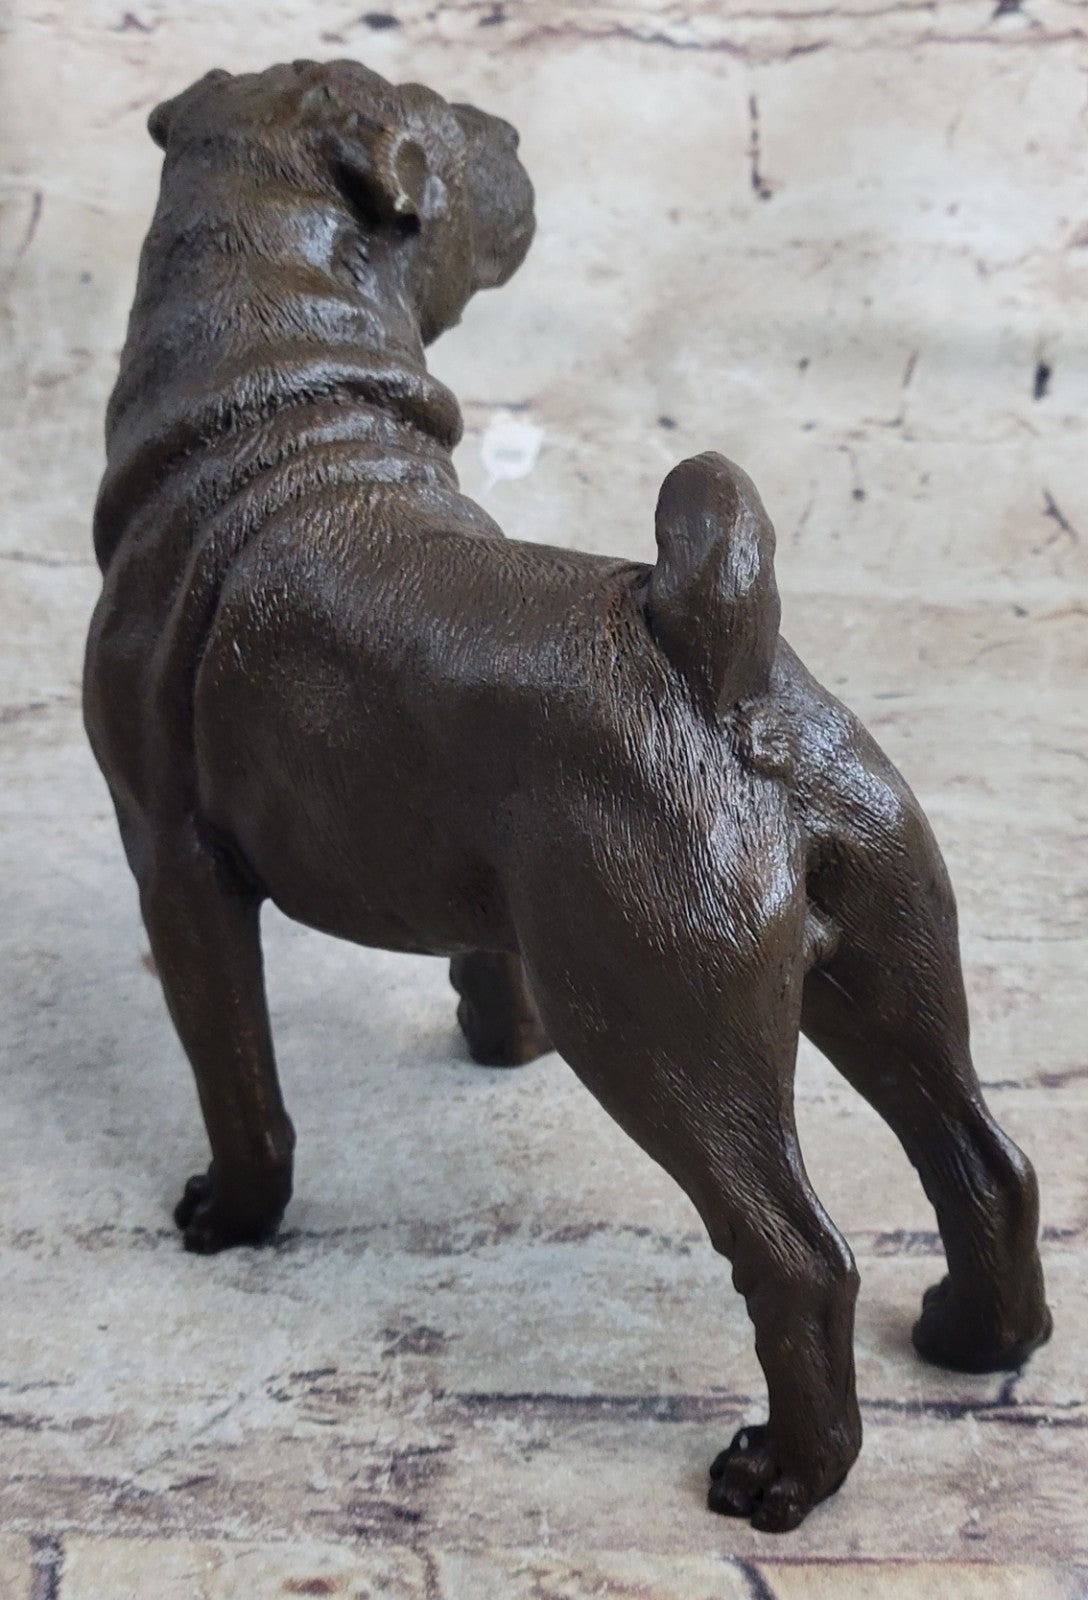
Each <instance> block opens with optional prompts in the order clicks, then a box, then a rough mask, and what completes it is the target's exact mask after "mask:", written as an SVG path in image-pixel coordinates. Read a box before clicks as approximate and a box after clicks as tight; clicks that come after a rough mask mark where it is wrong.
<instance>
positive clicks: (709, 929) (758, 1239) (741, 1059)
mask: <svg viewBox="0 0 1088 1600" xmlns="http://www.w3.org/2000/svg"><path fill="white" fill-rule="evenodd" d="M746 820H748V819H747V815H746ZM751 821H752V823H753V826H752V829H751V833H752V836H753V844H752V850H751V854H750V855H749V858H748V860H747V861H745V862H740V863H738V864H737V865H736V872H735V874H734V872H733V871H731V870H730V872H729V880H730V881H728V882H726V881H724V880H723V881H721V882H720V883H718V884H717V885H716V886H714V885H708V877H709V876H710V875H711V869H710V867H709V865H708V862H707V859H706V857H705V855H702V854H699V855H695V854H691V855H688V856H687V859H685V860H681V859H678V856H679V852H678V851H676V850H674V849H670V848H669V845H668V840H667V837H664V836H661V835H659V836H657V837H656V838H650V839H644V840H643V841H642V842H643V846H644V849H645V861H646V862H648V863H650V864H651V866H652V869H653V874H652V877H647V879H646V881H645V883H644V884H643V885H642V886H641V891H640V885H639V884H638V883H633V882H632V881H631V865H632V864H631V862H630V860H629V859H628V860H626V861H624V862H622V863H616V864H615V873H614V875H612V874H610V876H612V889H611V890H610V891H609V890H607V889H604V888H603V886H602V885H601V884H600V882H599V879H598V880H597V881H596V882H595V881H594V879H595V878H596V868H594V869H591V870H590V871H588V872H586V873H584V874H579V873H577V871H576V869H575V867H574V865H573V863H570V862H568V877H567V884H566V893H567V894H568V895H569V901H568V905H569V908H570V912H571V914H570V915H569V916H567V917H564V916H563V915H562V907H561V906H557V905H556V902H555V896H554V894H553V893H550V892H549V893H548V894H547V896H546V897H545V896H543V895H541V896H539V897H538V896H535V895H534V896H533V897H532V900H531V902H530V905H532V903H533V902H535V903H536V905H537V906H538V907H539V910H538V911H537V913H536V914H535V915H532V913H531V912H530V916H529V917H527V918H526V919H525V920H524V922H521V921H519V923H518V929H519V936H520V937H521V940H522V949H523V952H524V955H525V962H526V967H527V970H528V972H529V974H530V980H531V982H532V985H533V992H534V994H535V995H536V996H537V999H538V1002H539V1005H540V1011H541V1015H542V1017H543V1020H544V1023H545V1026H546V1027H547V1029H548V1031H549V1033H550V1035H551V1037H552V1038H553V1039H554V1040H555V1044H556V1048H557V1049H558V1050H559V1051H560V1052H561V1053H562V1054H563V1055H564V1056H565V1058H566V1059H567V1060H568V1061H569V1063H570V1065H571V1066H572V1067H573V1068H574V1070H575V1071H576V1072H577V1073H578V1075H579V1077H580V1078H581V1079H582V1081H583V1082H584V1083H585V1084H586V1085H587V1087H588V1088H589V1089H590V1090H591V1091H592V1092H593V1093H594V1094H595V1095H596V1097H597V1098H598V1100H600V1102H601V1104H602V1105H603V1106H604V1107H605V1109H606V1110H607V1111H609V1112H610V1113H611V1115H612V1116H613V1117H614V1118H615V1119H616V1121H617V1122H618V1123H619V1124H620V1126H621V1127H622V1128H624V1130H625V1131H626V1132H627V1133H628V1134H629V1135H630V1136H631V1137H632V1138H633V1139H634V1140H636V1142H637V1143H638V1144H640V1145H641V1146H642V1148H643V1149H644V1150H645V1151H647V1152H648V1154H649V1155H651V1156H652V1157H653V1158H654V1159H655V1160H656V1161H658V1162H659V1163H660V1164H661V1165H662V1166H663V1167H664V1168H665V1170H666V1171H667V1172H669V1173H670V1174H671V1176H672V1177H673V1178H674V1179H675V1180H676V1181H677V1183H679V1184H680V1186H681V1187H682V1188H683V1189H684V1190H686V1192H687V1193H688V1195H689V1196H690V1197H691V1199H692V1201H693V1202H694V1204H695V1206H696V1208H697V1209H698V1211H699V1213H700V1215H701V1217H702V1219H703V1221H704V1223H705V1225H706V1228H707V1231H708V1233H709V1235H710V1238H711V1242H712V1243H713V1245H714V1246H715V1248H716V1249H717V1250H719V1251H720V1252H721V1253H722V1254H723V1255H725V1256H726V1257H728V1259H729V1260H730V1261H731V1262H732V1263H733V1281H734V1284H735V1285H736V1287H737V1289H738V1290H739V1291H740V1293H741V1294H742V1295H743V1296H744V1298H745V1300H746V1302H747V1306H748V1311H749V1314H750V1316H751V1318H752V1321H753V1323H754V1324H755V1334H756V1351H757V1354H758V1357H759V1360H760V1363H761V1365H762V1367H763V1371H764V1373H765V1375H766V1379H767V1387H768V1392H769V1399H770V1416H769V1420H768V1422H767V1423H766V1424H765V1425H763V1426H759V1427H754V1426H753V1427H747V1428H744V1429H742V1430H741V1431H740V1432H739V1433H738V1434H737V1435H736V1437H735V1439H734V1440H733V1442H732V1444H731V1445H730V1446H729V1448H728V1449H727V1450H726V1451H724V1452H723V1454H721V1455H720V1456H719V1457H718V1459H717V1460H716V1461H715V1463H714V1466H713V1468H712V1480H713V1481H712V1483H711V1488H710V1506H711V1508H712V1509H713V1510H716V1511H719V1512H723V1513H726V1514H729V1515H734V1516H745V1517H750V1518H751V1520H752V1522H753V1524H754V1525H755V1526H756V1527H759V1528H763V1529H768V1530H773V1531H784V1530H786V1529H788V1528H792V1527H795V1526H796V1525H797V1524H798V1523H799V1522H800V1521H801V1520H802V1518H803V1517H804V1516H805V1515H806V1513H807V1512H808V1511H809V1510H810V1509H811V1507H812V1506H813V1505H815V1504H816V1502H817V1501H819V1500H821V1499H823V1498H824V1497H825V1496H827V1495H829V1494H831V1493H832V1492H833V1491H834V1490H835V1489H837V1488H838V1486H839V1485H840V1484H841V1482H842V1481H843V1479H844V1478H845V1476H846V1474H847V1472H848V1471H849V1468H850V1466H851V1463H852V1462H853V1460H854V1458H855V1457H856V1455H857V1453H858V1449H859V1446H860V1441H861V1422H860V1417H859V1413H858V1407H857V1400H856V1396H855V1391H854V1363H853V1316H854V1301H855V1297H856V1293H857V1273H856V1270H855V1267H854V1262H853V1258H852V1256H851V1254H850V1250H849V1248H848V1246H847V1245H846V1243H845V1242H844V1240H843V1239H842V1237H841V1236H840V1234H839V1233H838V1232H837V1231H836V1229H835V1227H834V1226H833V1224H832V1223H831V1221H830V1219H829V1218H828V1216H827V1214H826V1212H825V1211H824V1210H823V1208H822V1206H821V1205H820V1203H819V1201H818V1200H817V1198H816V1196H815V1194H814V1193H813V1191H812V1188H811V1186H810V1185H809V1182H808V1179H807V1177H806V1174H805V1169H804V1165H803V1162H802V1159H801V1153H800V1149H799V1146H798V1142H797V1135H796V1130H795V1127H794V1120H793V1108H792V1083H793V1072H794V1064H795V1054H796V1047H797V1034H798V1024H799V1016H800V1002H801V987H802V971H803V968H802V954H801V953H802V948H803V939H804V916H805V911H804V894H803V886H802V885H801V883H800V882H799V875H798V879H795V880H794V887H793V888H790V887H789V884H790V880H791V877H792V876H793V874H794V870H795V868H794V865H793V863H792V862H791V861H790V859H788V857H789V854H790V852H789V850H788V848H787V847H786V846H785V842H784V840H783V839H782V838H781V837H778V836H776V834H777V829H776V826H775V825H774V823H773V821H772V827H771V828H770V830H769V831H768V833H767V834H765V835H762V837H761V836H760V835H761V833H762V830H761V829H760V827H759V820H758V818H755V817H752V818H751ZM617 836H618V837H626V835H624V834H622V833H618V834H617ZM545 881H546V880H544V879H543V876H542V885H541V886H542V887H543V886H544V882H545ZM753 883H759V884H760V889H759V891H758V892H756V893H755V894H751V895H749V894H745V893H744V892H743V891H744V890H745V889H747V888H748V887H749V886H751V885H752V884H753ZM730 891H731V892H730ZM666 896H668V899H667V900H666Z"/></svg>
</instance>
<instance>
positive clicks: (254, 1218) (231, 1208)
mask: <svg viewBox="0 0 1088 1600" xmlns="http://www.w3.org/2000/svg"><path fill="white" fill-rule="evenodd" d="M290 1198H291V1179H290V1175H289V1174H288V1176H287V1178H286V1181H284V1179H283V1177H282V1176H281V1177H279V1178H278V1179H276V1180H273V1181H272V1182H269V1180H268V1179H267V1178H263V1179H262V1181H261V1183H260V1184H258V1185H246V1186H244V1187H243V1186H239V1187H238V1188H235V1189H234V1190H233V1192H232V1191H230V1190H225V1189H224V1188H223V1186H221V1185H220V1184H219V1183H218V1181H217V1179H216V1176H215V1172H214V1169H211V1168H210V1169H209V1170H208V1171H207V1172H206V1173H198V1174H197V1175H196V1176H195V1177H192V1178H190V1179H189V1181H188V1183H187V1184H186V1185H185V1192H184V1194H183V1195H182V1197H181V1199H180V1200H179V1201H178V1203H177V1205H176V1206H175V1208H174V1221H175V1222H176V1223H177V1225H178V1227H179V1228H180V1229H181V1232H182V1237H183V1239H184V1242H185V1248H186V1250H192V1251H193V1252H194V1253H195V1254H197V1255H204V1256H209V1255H215V1254H216V1252H217V1251H219V1250H229V1249H230V1248H231V1247H232V1246H234V1245H245V1244H264V1243H265V1242H266V1240H268V1239H270V1238H271V1237H272V1235H273V1234H274V1233H275V1231H276V1229H277V1228H278V1227H279V1225H280V1222H281V1220H282V1218H283V1213H284V1211H285V1210H286V1208H287V1202H288V1200H289V1199H290Z"/></svg>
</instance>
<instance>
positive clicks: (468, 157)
mask: <svg viewBox="0 0 1088 1600" xmlns="http://www.w3.org/2000/svg"><path fill="white" fill-rule="evenodd" d="M148 129H149V131H150V133H151V137H152V138H153V139H154V140H155V142H156V144H158V145H160V146H161V147H162V149H163V150H165V151H166V152H167V160H168V163H173V162H181V161H183V160H184V159H185V157H186V154H189V155H191V156H194V157H195V158H196V160H197V161H198V162H199V163H200V164H201V165H202V166H203V168H204V170H207V168H208V166H210V165H213V164H214V165H218V164H220V163H223V164H229V165H230V166H231V167H232V169H237V171H238V174H239V177H240V179H244V177H245V176H246V175H247V174H249V175H250V176H251V178H252V180H253V182H254V183H259V182H261V181H265V182H270V183H272V184H275V185H276V186H278V187H280V188H281V192H282V186H283V185H284V184H285V183H286V184H294V185H296V186H297V187H299V188H300V189H302V190H304V191H306V192H310V193H312V192H314V191H315V190H316V191H317V192H319V193H324V192H329V193H330V194H333V193H335V195H336V197H337V198H338V199H339V201H340V202H341V203H346V205H347V207H349V208H350V210H351V212H352V214H353V215H354V216H355V218H356V219H357V221H358V223H359V226H360V228H361V229H362V230H364V231H366V232H368V233H372V234H374V233H377V234H381V235H383V236H384V237H385V238H386V239H387V240H388V241H390V242H392V243H393V244H395V245H396V247H397V249H398V253H400V254H402V255H403V258H404V261H405V264H406V272H407V281H408V285H409V289H410V292H411V294H412V297H413V299H414V301H415V304H416V309H417V311H418V314H419V320H420V326H421V329H422V332H423V337H424V339H425V340H430V339H433V338H434V337H435V336H436V335H437V334H439V333H441V331H442V330H443V328H448V327H450V326H452V324H453V323H455V322H456V321H457V320H458V318H459V316H460V314H461V311H462V309H463V307H464V305H465V302H466V301H467V300H468V299H469V297H470V296H471V295H472V294H473V293H474V292H475V291H476V290H477V289H489V288H492V287H494V286H496V285H498V284H501V283H505V282H506V280H507V278H509V277H510V275H511V273H513V272H514V271H515V270H516V269H517V267H519V266H520V265H521V262H522V261H523V260H524V258H525V253H526V251H527V250H528V248H529V243H530V240H531V239H532V236H533V226H534V222H533V189H532V184H531V183H530V182H529V177H528V174H527V173H526V171H525V169H524V167H523V166H522V165H521V162H520V161H519V160H518V157H517V145H518V136H517V133H516V132H515V131H514V129H513V128H512V127H511V126H510V124H509V123H508V122H503V121H502V120H501V118H499V117H493V116H489V115H488V114H487V113H486V112H484V111H478V110H476V108H475V107H474V106H467V105H451V104H449V103H448V102H447V101H445V100H443V99H442V98H441V96H440V95H437V94H435V93H434V92H433V91H432V90H430V89H426V88H424V87H423V85H422V84H417V83H407V84H401V85H395V84H391V83H388V82H387V81H386V80H385V79H384V78H381V77H379V76H378V74H377V73H376V72H371V71H369V70H368V69H367V68H366V67H363V66H361V65H359V63H358V62H354V61H331V62H316V61H296V62H293V63H292V64H290V65H289V66H278V67H270V68H269V69H268V71H267V72H260V73H247V74H243V75H240V76H233V75H232V74H231V73H229V72H223V71H215V72H209V73H208V74H207V76H206V77H204V78H201V79H200V81H199V82H198V83H195V84H193V85H192V87H191V88H189V89H186V90H185V91H184V93H182V94H180V95H177V96H175V98H174V99H172V100H166V101H164V102H163V103H162V104H161V105H159V106H156V108H155V110H154V111H153V112H152V113H151V115H150V117H149V118H148Z"/></svg>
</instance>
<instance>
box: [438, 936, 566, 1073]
mask: <svg viewBox="0 0 1088 1600" xmlns="http://www.w3.org/2000/svg"><path fill="white" fill-rule="evenodd" d="M450 982H451V983H452V984H453V987H454V988H455V989H456V991H457V993H458V994H459V995H460V997H461V998H460V1002H459V1003H458V1006H457V1020H458V1022H459V1023H460V1025H461V1032H462V1033H463V1034H464V1036H465V1039H466V1041H467V1043H468V1048H469V1052H470V1054H471V1056H472V1059H473V1060H474V1061H478V1062H479V1063H480V1065H481V1066H483V1067H520V1066H523V1065H524V1064H525V1063H526V1062H527V1061H535V1060H536V1058H537V1056H542V1055H546V1054H547V1052H548V1051H549V1050H550V1049H551V1042H550V1040H549V1039H548V1036H547V1034H546V1033H545V1032H544V1026H543V1024H542V1022H541V1020H540V1014H539V1012H538V1011H537V1008H536V1002H535V1001H534V999H533V997H532V995H531V994H530V992H529V986H528V984H527V983H526V981H525V972H524V970H523V968H522V965H521V961H520V959H519V957H518V956H515V955H508V954H506V953H505V952H503V951H492V950H471V951H468V952H466V953H465V954H463V955H457V956H454V958H453V960H452V961H451V962H450Z"/></svg>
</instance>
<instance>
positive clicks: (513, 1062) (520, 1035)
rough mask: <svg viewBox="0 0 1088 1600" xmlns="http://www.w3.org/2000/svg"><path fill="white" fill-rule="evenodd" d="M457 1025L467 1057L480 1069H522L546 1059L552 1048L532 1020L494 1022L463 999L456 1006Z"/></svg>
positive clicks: (542, 1030)
mask: <svg viewBox="0 0 1088 1600" xmlns="http://www.w3.org/2000/svg"><path fill="white" fill-rule="evenodd" d="M457 1021H458V1024H459V1025H460V1028H461V1032H462V1033H463V1034H464V1036H465V1043H466V1044H467V1045H468V1049H469V1054H470V1055H471V1057H472V1059H473V1061H475V1062H476V1064H477V1065H478V1066H481V1067H523V1066H525V1065H526V1064H527V1063H528V1062H530V1061H535V1060H536V1059H537V1057H538V1056H546V1055H547V1054H548V1052H549V1050H550V1049H551V1047H552V1046H551V1041H550V1039H549V1038H548V1035H547V1034H546V1033H545V1032H544V1029H543V1028H542V1027H541V1025H540V1023H539V1022H537V1021H536V1020H535V1019H533V1018H519V1019H517V1020H514V1019H503V1020H502V1021H496V1020H495V1019H494V1018H493V1017H484V1016H482V1015H481V1014H480V1011H479V1009H478V1008H477V1007H476V1006H474V1005H473V1004H472V1002H471V1001H470V1000H464V999H463V1000H462V1001H461V1002H460V1004H459V1005H458V1007H457Z"/></svg>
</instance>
